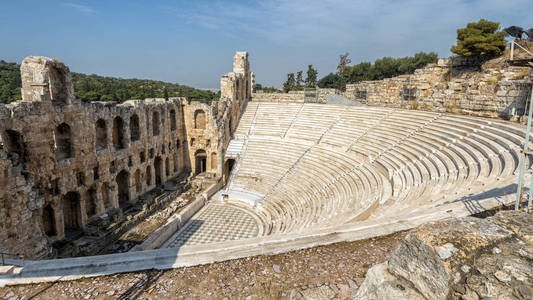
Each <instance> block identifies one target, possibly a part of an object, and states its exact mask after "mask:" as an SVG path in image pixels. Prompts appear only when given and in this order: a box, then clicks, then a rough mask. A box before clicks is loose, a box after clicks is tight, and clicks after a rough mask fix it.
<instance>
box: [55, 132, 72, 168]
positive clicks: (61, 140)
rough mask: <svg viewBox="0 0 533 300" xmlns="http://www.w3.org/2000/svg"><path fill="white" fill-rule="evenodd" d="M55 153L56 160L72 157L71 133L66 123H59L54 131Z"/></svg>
mask: <svg viewBox="0 0 533 300" xmlns="http://www.w3.org/2000/svg"><path fill="white" fill-rule="evenodd" d="M54 140H55V155H56V159H57V160H63V159H66V158H70V157H72V135H71V132H70V126H68V124H67V123H61V124H60V125H59V126H57V127H56V130H55V131H54Z"/></svg>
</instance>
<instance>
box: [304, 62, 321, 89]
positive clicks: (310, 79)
mask: <svg viewBox="0 0 533 300" xmlns="http://www.w3.org/2000/svg"><path fill="white" fill-rule="evenodd" d="M317 76H318V72H317V70H315V69H313V65H309V66H308V67H307V78H306V79H305V86H306V87H308V88H314V87H316V80H317Z"/></svg>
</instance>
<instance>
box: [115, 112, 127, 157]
mask: <svg viewBox="0 0 533 300" xmlns="http://www.w3.org/2000/svg"><path fill="white" fill-rule="evenodd" d="M124 137H125V134H124V121H123V120H122V118H121V117H116V118H115V119H114V120H113V145H114V146H115V149H117V150H120V149H124V148H126V142H125V141H124Z"/></svg>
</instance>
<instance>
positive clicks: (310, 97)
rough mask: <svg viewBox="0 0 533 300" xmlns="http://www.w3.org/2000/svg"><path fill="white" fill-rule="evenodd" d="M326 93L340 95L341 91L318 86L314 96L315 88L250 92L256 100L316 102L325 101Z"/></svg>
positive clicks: (253, 99)
mask: <svg viewBox="0 0 533 300" xmlns="http://www.w3.org/2000/svg"><path fill="white" fill-rule="evenodd" d="M328 94H337V95H341V94H342V93H341V92H340V91H339V90H337V89H327V88H319V89H318V97H317V96H316V92H315V90H312V91H307V92H304V91H290V92H288V93H263V92H262V91H257V92H255V93H253V94H252V101H256V102H296V103H304V102H311V103H313V102H317V99H318V102H319V103H326V95H328Z"/></svg>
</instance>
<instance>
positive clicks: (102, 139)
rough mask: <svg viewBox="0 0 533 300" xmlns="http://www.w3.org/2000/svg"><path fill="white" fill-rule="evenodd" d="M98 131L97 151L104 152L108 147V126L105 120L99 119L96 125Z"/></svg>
mask: <svg viewBox="0 0 533 300" xmlns="http://www.w3.org/2000/svg"><path fill="white" fill-rule="evenodd" d="M94 127H95V131H96V150H102V149H105V148H106V147H107V126H106V123H105V120H104V119H98V121H96V124H95V126H94Z"/></svg>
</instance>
